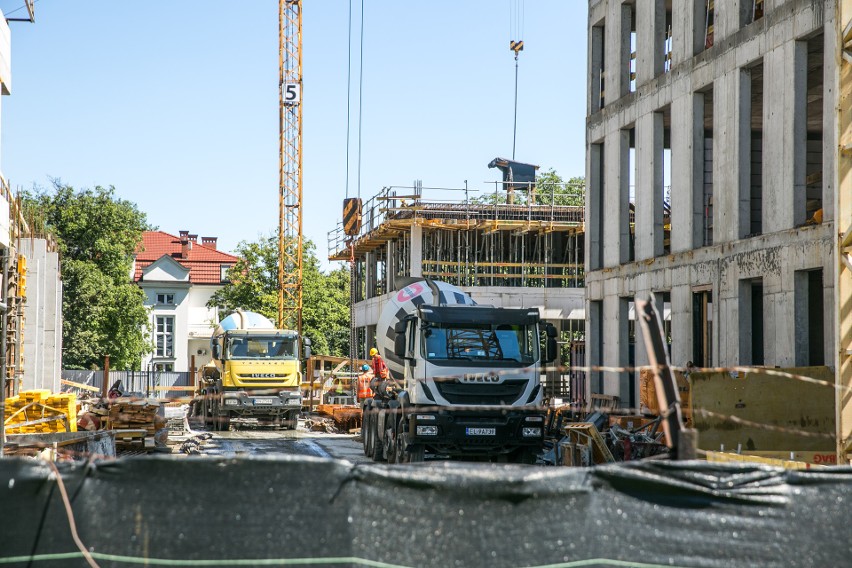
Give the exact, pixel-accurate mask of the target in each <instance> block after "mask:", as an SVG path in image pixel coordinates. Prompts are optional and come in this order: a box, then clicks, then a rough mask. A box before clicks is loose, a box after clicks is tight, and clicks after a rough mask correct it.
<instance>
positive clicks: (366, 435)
mask: <svg viewBox="0 0 852 568" xmlns="http://www.w3.org/2000/svg"><path fill="white" fill-rule="evenodd" d="M372 418H373V413H372V412H370V411H369V410H368V409H367V408H364V414H363V418H362V420H361V439H362V442H361V443H362V445H363V446H364V455H365V456H367V457H370V456H372V455H373V432H372V430H371V429H370V427H371V424H372V422H373V420H372Z"/></svg>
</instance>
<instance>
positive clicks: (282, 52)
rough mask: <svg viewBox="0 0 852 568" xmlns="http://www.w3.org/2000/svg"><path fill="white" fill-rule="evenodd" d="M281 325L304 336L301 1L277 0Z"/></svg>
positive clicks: (280, 326) (279, 297)
mask: <svg viewBox="0 0 852 568" xmlns="http://www.w3.org/2000/svg"><path fill="white" fill-rule="evenodd" d="M278 30H279V33H278V67H279V80H278V83H279V85H278V87H279V88H278V96H279V160H278V165H279V182H278V185H279V187H278V327H279V329H295V330H297V331H298V332H299V336H300V337H301V335H302V0H279V1H278Z"/></svg>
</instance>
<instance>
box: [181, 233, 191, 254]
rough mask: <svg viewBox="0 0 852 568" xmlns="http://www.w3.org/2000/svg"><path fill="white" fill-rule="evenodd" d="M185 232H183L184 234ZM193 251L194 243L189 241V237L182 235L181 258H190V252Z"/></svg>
mask: <svg viewBox="0 0 852 568" xmlns="http://www.w3.org/2000/svg"><path fill="white" fill-rule="evenodd" d="M183 232H184V231H181V233H183ZM191 250H192V241H191V240H189V237H188V236H187V235H184V234H181V236H180V257H181V258H189V251H191Z"/></svg>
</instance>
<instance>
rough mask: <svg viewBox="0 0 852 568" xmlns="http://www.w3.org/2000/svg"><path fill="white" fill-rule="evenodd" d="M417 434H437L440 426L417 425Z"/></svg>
mask: <svg viewBox="0 0 852 568" xmlns="http://www.w3.org/2000/svg"><path fill="white" fill-rule="evenodd" d="M417 435H418V436H437V435H438V427H437V426H417Z"/></svg>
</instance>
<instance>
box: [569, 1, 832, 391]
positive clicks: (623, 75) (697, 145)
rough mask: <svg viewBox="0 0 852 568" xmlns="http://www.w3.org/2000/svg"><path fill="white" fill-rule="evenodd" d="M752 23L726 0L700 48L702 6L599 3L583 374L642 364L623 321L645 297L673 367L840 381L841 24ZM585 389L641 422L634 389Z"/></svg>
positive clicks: (786, 5) (793, 6) (614, 380)
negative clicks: (665, 29) (826, 374)
mask: <svg viewBox="0 0 852 568" xmlns="http://www.w3.org/2000/svg"><path fill="white" fill-rule="evenodd" d="M667 4H668V8H667ZM753 5H754V4H753V3H752V2H751V0H748V2H745V1H724V2H719V1H718V0H717V2H715V13H713V14H711V15H710V16H711V17H710V18H709V21H711V22H714V24H715V25H714V26H713V27H712V28H711V29H709V30H708V29H707V27H706V26H705V22H707V21H708V17H707V16H708V15H707V13H706V8H707V3H706V2H704V1H703V0H683V1H681V0H676V1H674V2H669V3H666V2H663V1H656V0H654V1H647V2H645V1H637V2H625V1H624V0H590V2H589V63H588V73H589V85H590V88H589V91H590V92H589V96H588V98H587V101H588V104H587V127H586V140H587V171H586V179H587V180H588V187H589V191H588V193H587V198H586V207H587V219H588V221H587V229H586V231H587V234H589V235H590V238H589V239H587V241H586V254H585V258H586V259H587V260H586V314H587V318H586V319H587V321H586V329H587V330H589V334H588V335H587V349H588V362H589V363H590V364H593V365H594V364H597V365H605V366H628V364H629V363H635V364H636V365H641V364H643V363H644V362H646V359H645V356H644V353H643V351H644V349H643V348H642V345H643V343H642V339H641V331H640V329H639V328H638V326H637V327H636V329H635V337H633V338H631V337H630V334H629V333H628V329H629V327H630V323H629V321H628V319H629V318H628V312H629V309H630V306H631V305H632V302H633V301H635V300H636V299H646V298H647V297H648V296H649V294H650V293H651V292H654V293H656V294H658V295H662V296H663V297H664V298H665V301H666V302H667V303H668V304H669V305H670V309H671V333H670V334H671V359H672V363H673V364H674V365H676V366H685V365H686V364H687V362H688V361H694V362H695V364H696V365H698V366H715V367H733V366H737V365H749V364H758V365H765V366H770V367H774V366H778V367H793V366H796V365H802V364H819V365H823V364H824V365H828V366H832V365H834V364H835V354H836V351H837V349H836V346H837V339H836V328H835V318H834V316H833V314H834V313H835V311H836V310H835V306H836V295H835V283H834V282H835V278H834V275H835V267H836V264H837V258H836V254H835V236H836V229H837V227H836V224H835V222H834V199H835V191H836V190H835V188H836V187H837V182H836V177H835V172H836V171H837V167H838V165H837V160H838V152H837V150H836V148H837V126H836V115H835V110H834V109H835V107H836V105H837V104H838V100H837V89H836V88H835V85H836V81H837V77H838V72H839V71H838V65H839V63H838V58H837V57H836V56H835V54H836V42H837V39H836V37H837V31H836V27H837V26H836V20H835V11H836V8H837V6H836V3H835V2H834V0H825V1H813V0H767V1H766V2H764V7H763V8H764V11H763V12H762V13H758V14H754V13H752V11H751V10H752V7H753ZM667 10H668V12H667ZM666 21H670V22H671V30H672V31H671V34H672V36H671V42H670V44H667V43H666V41H665V39H664V38H663V39H661V36H660V32H659V31H658V30H659V28H660V22H666ZM631 22H636V24H635V29H631V26H632V24H631ZM631 37H632V38H633V41H634V42H635V46H636V54H637V55H636V58H637V65H636V68H637V73H636V78H635V87H631V85H630V84H629V83H630V77H629V75H628V73H627V72H626V71H623V70H626V69H628V66H627V65H626V63H625V62H626V61H627V59H626V58H629V56H630V53H629V52H630V45H631ZM625 50H626V53H627V54H626V55H625ZM666 59H667V60H668V61H670V64H664V63H661V61H663V60H666ZM601 75H603V76H604V78H605V79H604V81H603V82H602V81H600V77H601ZM602 83H603V84H604V89H603V90H602V89H601V88H600V85H601V84H602ZM631 147H632V149H634V150H635V163H631V161H632V160H631V159H630V151H629V150H630V149H631ZM631 169H634V171H635V175H636V178H635V179H636V188H635V197H633V198H632V199H633V201H632V202H631V203H630V205H631V206H633V207H634V208H635V215H633V217H632V220H631V219H629V218H628V200H629V199H631V198H630V197H629V195H628V191H629V188H628V185H627V184H628V182H627V181H626V180H627V178H628V177H629V173H630V170H631ZM664 178H669V179H670V180H671V186H670V188H667V189H666V191H668V194H667V197H666V198H665V199H664V194H665V193H664V191H663V189H664V188H663V187H662V186H663V183H664V181H663V180H664ZM616 206H618V207H617V210H618V211H619V213H618V214H612V213H613V209H614V208H616ZM604 208H606V209H607V210H608V214H607V215H603V210H604ZM820 217H821V218H820ZM843 228H845V227H843ZM631 249H632V250H631ZM817 287H818V288H819V290H817V289H816V288H817ZM701 302H707V304H706V310H707V312H706V316H705V315H703V314H704V312H702V311H701V308H700V306H701V305H702V304H701ZM817 309H819V310H820V313H819V314H816V313H814V312H815V311H816V310H817ZM815 328H819V329H815ZM598 334H599V335H598ZM625 343H629V344H631V345H636V346H637V347H638V348H636V349H635V361H630V360H629V358H630V355H629V353H630V348H629V347H628V345H625ZM816 343H819V345H816ZM702 358H703V360H697V359H702ZM588 386H589V388H590V389H591V392H599V393H603V394H608V395H616V396H619V397H620V399H621V401H622V404H623V405H624V406H628V407H636V406H637V405H638V396H637V393H638V373H634V374H632V375H631V374H629V373H615V372H612V373H603V374H595V375H591V376H590V377H589V385H588Z"/></svg>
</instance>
